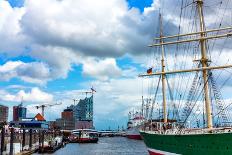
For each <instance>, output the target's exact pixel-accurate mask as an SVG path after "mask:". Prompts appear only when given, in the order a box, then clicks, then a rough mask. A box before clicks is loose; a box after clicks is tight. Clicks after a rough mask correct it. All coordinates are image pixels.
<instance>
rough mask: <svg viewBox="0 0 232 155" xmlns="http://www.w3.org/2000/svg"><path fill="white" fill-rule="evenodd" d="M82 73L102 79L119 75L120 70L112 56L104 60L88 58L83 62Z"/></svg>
mask: <svg viewBox="0 0 232 155" xmlns="http://www.w3.org/2000/svg"><path fill="white" fill-rule="evenodd" d="M83 74H84V75H87V76H91V77H95V78H97V79H99V80H103V81H104V80H108V79H110V78H115V77H119V76H121V74H122V71H121V69H120V68H119V67H118V66H117V64H116V60H115V59H113V58H107V59H104V60H96V59H88V60H86V61H84V63H83Z"/></svg>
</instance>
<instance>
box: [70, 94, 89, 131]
mask: <svg viewBox="0 0 232 155" xmlns="http://www.w3.org/2000/svg"><path fill="white" fill-rule="evenodd" d="M68 109H72V110H73V117H74V119H75V129H90V128H93V95H92V96H91V97H86V98H85V99H81V100H79V102H78V104H77V105H71V106H70V107H68Z"/></svg>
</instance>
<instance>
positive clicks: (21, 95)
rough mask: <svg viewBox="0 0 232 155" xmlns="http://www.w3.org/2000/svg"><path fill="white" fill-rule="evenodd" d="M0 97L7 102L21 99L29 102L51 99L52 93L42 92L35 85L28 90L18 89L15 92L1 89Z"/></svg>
mask: <svg viewBox="0 0 232 155" xmlns="http://www.w3.org/2000/svg"><path fill="white" fill-rule="evenodd" d="M0 98H1V100H2V101H7V102H21V100H22V99H23V101H24V102H30V103H41V102H52V101H53V95H52V94H49V93H46V92H43V91H42V90H40V89H39V88H37V87H34V88H32V89H31V90H30V91H24V90H20V91H18V92H17V93H15V94H13V93H10V92H7V91H5V90H1V91H0Z"/></svg>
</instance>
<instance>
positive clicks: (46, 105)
mask: <svg viewBox="0 0 232 155" xmlns="http://www.w3.org/2000/svg"><path fill="white" fill-rule="evenodd" d="M61 104H62V102H59V103H55V104H41V105H37V106H35V107H36V109H39V108H41V109H42V116H43V117H44V109H45V108H46V107H52V106H56V105H61Z"/></svg>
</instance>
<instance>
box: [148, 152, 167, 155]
mask: <svg viewBox="0 0 232 155" xmlns="http://www.w3.org/2000/svg"><path fill="white" fill-rule="evenodd" d="M148 152H149V155H164V154H161V153H156V152H152V151H148Z"/></svg>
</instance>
